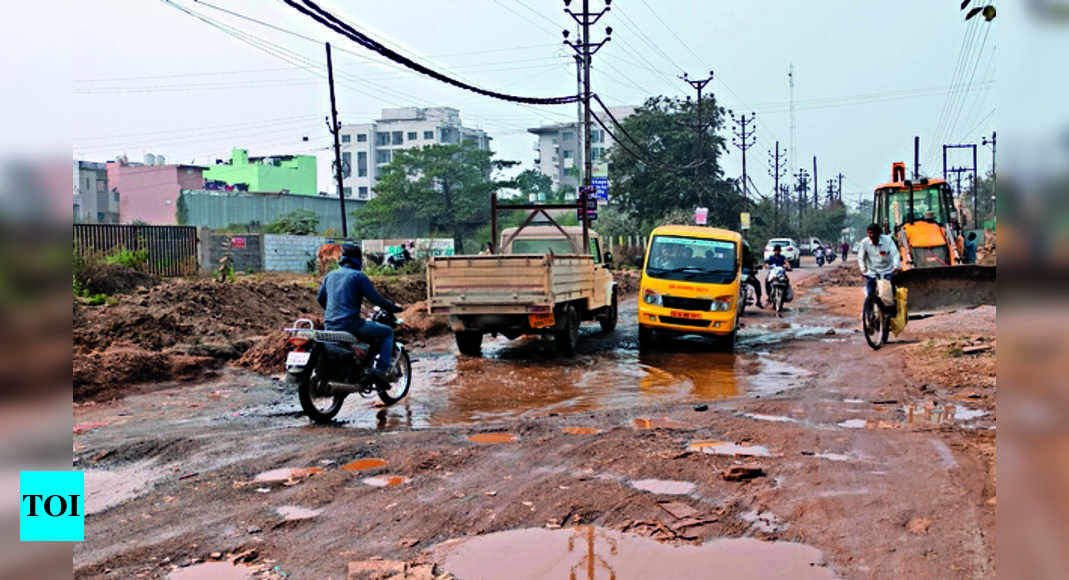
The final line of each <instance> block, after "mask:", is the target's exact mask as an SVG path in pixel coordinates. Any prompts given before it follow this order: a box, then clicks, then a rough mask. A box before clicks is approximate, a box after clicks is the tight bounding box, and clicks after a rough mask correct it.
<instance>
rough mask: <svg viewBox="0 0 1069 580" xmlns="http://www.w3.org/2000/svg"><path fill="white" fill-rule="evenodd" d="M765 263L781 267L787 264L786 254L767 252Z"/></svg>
mask: <svg viewBox="0 0 1069 580" xmlns="http://www.w3.org/2000/svg"><path fill="white" fill-rule="evenodd" d="M765 263H766V264H768V265H770V266H781V267H782V266H784V265H786V264H787V256H784V255H783V254H780V255H778V256H777V255H776V254H769V256H768V259H767V260H765Z"/></svg>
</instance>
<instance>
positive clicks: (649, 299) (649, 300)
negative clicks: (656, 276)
mask: <svg viewBox="0 0 1069 580" xmlns="http://www.w3.org/2000/svg"><path fill="white" fill-rule="evenodd" d="M642 301H643V302H645V303H646V304H652V305H653V306H662V304H663V303H662V302H661V295H660V294H658V293H657V292H654V291H653V290H646V291H645V292H643V293H642Z"/></svg>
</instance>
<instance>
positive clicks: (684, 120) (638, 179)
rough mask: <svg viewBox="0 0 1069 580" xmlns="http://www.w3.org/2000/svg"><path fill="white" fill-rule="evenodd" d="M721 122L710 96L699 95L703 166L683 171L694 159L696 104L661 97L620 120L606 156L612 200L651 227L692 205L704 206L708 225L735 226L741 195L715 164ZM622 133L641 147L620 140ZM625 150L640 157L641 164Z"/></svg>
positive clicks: (721, 150)
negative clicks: (613, 143) (702, 127)
mask: <svg viewBox="0 0 1069 580" xmlns="http://www.w3.org/2000/svg"><path fill="white" fill-rule="evenodd" d="M723 118H724V109H722V108H721V107H718V106H717V105H716V99H715V97H713V96H705V97H703V99H702V124H703V125H706V130H705V133H704V134H703V136H702V152H701V158H702V161H703V163H702V164H701V165H700V166H698V168H697V171H696V170H695V169H693V168H684V166H688V165H691V164H692V163H694V161H695V153H696V148H697V147H696V146H697V132H696V131H695V125H696V123H697V103H695V102H692V101H689V100H682V99H672V98H669V97H665V96H658V97H652V98H650V99H648V100H647V101H646V103H645V104H644V105H642V106H641V107H639V108H638V109H636V110H635V112H634V114H632V115H630V116H628V117H627V118H625V119H624V120H623V121H622V122H621V125H622V127H623V130H622V131H621V130H619V129H617V130H614V131H613V132H614V133H616V138H617V139H618V140H619V141H618V142H617V144H616V145H614V146H613V147H612V149H611V150H610V152H609V175H610V183H611V185H610V191H611V192H612V196H613V199H614V200H615V201H617V202H619V204H620V206H621V207H622V208H624V209H625V210H627V211H630V212H634V213H635V214H636V217H637V218H638V219H639V220H641V221H642V222H652V223H656V222H658V221H659V220H660V219H661V218H662V217H664V216H665V215H667V214H668V213H669V212H671V211H672V210H685V211H686V212H690V213H691V214H692V213H693V211H694V208H695V207H698V206H699V205H704V206H706V207H708V208H709V223H710V224H711V225H718V226H724V227H730V228H737V227H738V225H739V216H738V214H739V210H740V209H741V207H742V205H741V196H740V195H739V194H738V191H737V190H736V188H735V186H734V185H733V184H732V183H731V182H730V181H728V180H725V179H724V171H723V169H722V168H721V166H720V157H721V155H723V153H724V151H725V150H726V147H727V146H726V144H725V141H724V138H723V137H721V136H720V135H718V134H717V130H718V129H720V128H721V127H722V126H723ZM625 132H626V133H627V134H629V135H631V137H632V138H634V140H635V141H637V142H638V143H639V144H641V145H642V147H641V148H639V147H637V146H636V145H635V144H634V143H632V142H631V141H630V140H629V139H628V138H627V137H625V136H624V133H625ZM625 148H626V149H628V150H630V151H631V152H633V153H635V154H637V155H641V156H642V157H643V161H639V160H638V159H636V158H635V157H633V156H632V155H631V154H630V153H628V152H627V151H625ZM647 152H648V153H647ZM648 157H652V159H648ZM691 223H693V222H691Z"/></svg>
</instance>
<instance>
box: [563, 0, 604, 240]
mask: <svg viewBox="0 0 1069 580" xmlns="http://www.w3.org/2000/svg"><path fill="white" fill-rule="evenodd" d="M571 4H572V0H564V6H565V8H564V12H565V13H567V14H568V16H571V17H572V19H573V20H575V22H576V23H577V24H578V25H579V26H580V27H581V28H582V30H583V32H582V38H577V39H576V41H575V42H571V41H570V40H568V34H569V32H568V30H567V29H565V30H562V31H561V34H563V35H564V44H566V45H568V46H569V47H571V49H572V50H574V51H575V54H576V55H578V56H579V58H580V59H582V61H583V95H582V96H583V181H582V184H583V186H584V189H582V190H580V191H581V192H582V193H581V194H580V196H579V198H580V199H579V201H580V203H581V204H582V215H583V248H584V251H586V249H588V248H590V214H589V213H588V212H587V208H586V201H587V195H588V194H587V189H586V187H588V186H589V185H590V183H591V181H590V180H591V177H593V175H594V166H593V161H592V160H591V159H590V57H592V56H594V54H595V53H597V52H598V50H599V49H601V47H602V46H604V45H605V43H606V42H609V41H610V40H612V27H611V26H607V27H606V28H605V40H602V41H601V42H596V43H595V42H590V26H591V25H592V24H596V23H597V21H598V20H601V17H602V16H604V15H605V13H606V12H608V11H609V5H610V4H612V0H605V9H604V10H602V11H601V12H597V13H594V14H591V13H590V0H583V11H582V12H580V13H578V14H577V13H575V12H572V11H571V10H569V9H568V6H571Z"/></svg>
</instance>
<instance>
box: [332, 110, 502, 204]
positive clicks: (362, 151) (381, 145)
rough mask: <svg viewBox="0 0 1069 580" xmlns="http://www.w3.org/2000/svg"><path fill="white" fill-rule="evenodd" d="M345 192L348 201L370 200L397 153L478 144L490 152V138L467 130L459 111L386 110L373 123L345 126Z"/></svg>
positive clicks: (342, 130)
mask: <svg viewBox="0 0 1069 580" xmlns="http://www.w3.org/2000/svg"><path fill="white" fill-rule="evenodd" d="M340 139H341V161H342V184H343V186H342V189H343V192H344V193H345V196H346V197H352V198H354V199H358V200H368V199H372V198H374V197H375V192H374V191H373V188H374V187H375V184H376V183H377V182H378V176H379V173H380V172H381V169H382V167H383V166H384V165H386V164H388V163H389V162H390V161H391V160H392V159H393V153H394V151H398V150H401V149H411V148H413V147H423V146H425V145H457V144H460V143H461V142H463V141H471V142H473V143H475V144H476V145H477V146H478V147H479V149H483V150H489V149H490V139H491V138H490V137H489V136H488V135H487V134H486V132H485V131H483V130H481V129H472V128H468V127H464V125H463V124H462V123H461V121H460V111H458V110H457V109H454V108H451V107H429V108H419V107H401V108H395V109H383V110H382V118H381V119H378V120H376V121H373V122H371V123H361V124H349V125H342V128H341V137H340Z"/></svg>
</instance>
